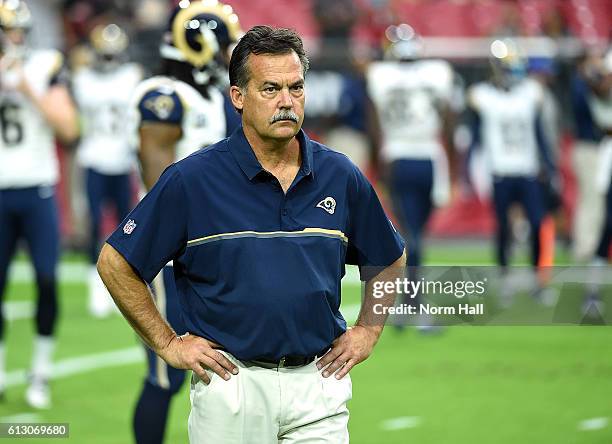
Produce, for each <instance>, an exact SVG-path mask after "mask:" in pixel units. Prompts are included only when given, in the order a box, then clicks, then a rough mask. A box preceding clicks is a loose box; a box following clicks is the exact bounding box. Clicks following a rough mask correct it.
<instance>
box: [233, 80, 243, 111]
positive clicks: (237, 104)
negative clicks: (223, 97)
mask: <svg viewBox="0 0 612 444" xmlns="http://www.w3.org/2000/svg"><path fill="white" fill-rule="evenodd" d="M230 98H231V99H232V105H234V108H236V109H237V110H238V111H239V112H240V111H242V107H243V106H244V105H243V102H244V95H243V94H242V90H241V89H240V88H238V87H237V86H235V85H233V86H232V87H231V88H230Z"/></svg>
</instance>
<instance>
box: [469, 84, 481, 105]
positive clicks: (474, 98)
mask: <svg viewBox="0 0 612 444" xmlns="http://www.w3.org/2000/svg"><path fill="white" fill-rule="evenodd" d="M467 98H468V105H469V106H470V107H471V108H472V109H473V110H474V111H480V110H481V104H482V89H481V88H480V87H479V86H478V85H476V86H472V87H471V88H470V89H468V93H467Z"/></svg>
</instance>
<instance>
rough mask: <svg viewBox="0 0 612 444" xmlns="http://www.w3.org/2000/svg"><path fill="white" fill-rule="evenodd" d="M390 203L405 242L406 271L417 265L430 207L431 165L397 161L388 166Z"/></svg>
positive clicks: (421, 161) (420, 160)
mask: <svg viewBox="0 0 612 444" xmlns="http://www.w3.org/2000/svg"><path fill="white" fill-rule="evenodd" d="M389 188H390V192H391V199H392V202H393V209H394V211H395V216H396V217H397V219H398V222H399V225H400V226H399V228H400V230H401V232H402V235H403V236H404V239H405V240H406V242H407V250H408V261H407V265H408V266H409V267H418V266H420V265H421V260H422V259H421V258H422V238H423V230H424V229H425V225H426V224H427V221H428V219H429V216H430V214H431V210H432V208H433V203H432V200H431V191H432V188H433V163H432V161H431V160H427V159H401V160H396V161H394V162H393V163H392V164H391V171H390V183H389Z"/></svg>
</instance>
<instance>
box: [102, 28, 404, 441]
mask: <svg viewBox="0 0 612 444" xmlns="http://www.w3.org/2000/svg"><path fill="white" fill-rule="evenodd" d="M307 69H308V59H307V58H306V55H305V53H304V49H303V46H302V41H301V39H300V38H299V36H298V35H297V34H295V33H294V32H293V31H290V30H287V29H274V28H270V27H267V26H257V27H255V28H253V29H251V30H250V31H249V32H248V33H247V34H246V35H245V36H244V37H243V38H242V39H241V40H240V41H239V43H238V45H237V46H236V48H235V49H234V52H233V54H232V59H231V62H230V82H231V85H232V87H231V99H232V103H233V105H234V107H235V108H236V109H237V110H238V111H239V112H240V113H241V115H242V127H241V128H240V129H238V130H237V131H235V132H234V133H233V134H232V136H231V137H229V138H228V139H225V140H223V141H221V142H219V143H217V144H215V145H212V146H210V147H208V148H207V149H205V150H202V151H199V152H197V153H196V154H193V155H191V156H190V157H188V158H186V159H184V160H182V161H180V162H178V163H176V164H174V165H172V166H170V167H169V168H168V169H167V170H166V171H165V172H164V174H163V175H162V176H161V177H160V179H159V181H158V182H157V184H156V185H155V187H153V189H152V190H151V191H150V192H149V194H147V196H146V197H145V198H144V199H143V201H142V202H141V203H140V204H139V206H138V207H137V208H136V209H135V210H134V211H133V212H132V214H130V215H129V216H128V218H127V220H126V221H124V223H123V226H122V227H120V228H119V229H118V230H117V231H116V232H115V233H114V234H113V235H112V236H111V237H110V238H109V240H108V243H107V245H105V247H104V249H103V250H102V253H101V256H100V259H99V262H98V268H99V271H100V274H101V276H102V279H103V280H104V282H105V283H106V285H107V286H108V288H109V290H110V292H111V294H112V295H113V297H114V298H115V300H116V302H117V305H118V306H119V308H120V309H121V311H122V312H123V314H124V315H125V317H126V318H127V319H128V321H129V322H130V323H131V324H132V326H133V327H134V329H135V330H136V331H137V332H138V333H139V334H140V335H141V336H142V338H143V339H144V340H145V341H146V342H147V343H148V344H149V346H150V347H151V348H152V349H153V350H155V351H156V352H157V353H158V354H159V355H160V356H161V357H162V358H163V359H164V360H165V361H166V362H168V363H169V364H170V365H172V366H174V367H177V368H185V369H191V370H193V372H194V373H193V377H192V383H191V405H192V409H191V414H190V417H189V437H190V441H191V442H193V443H196V442H197V443H202V442H222V443H257V444H261V443H277V442H280V441H282V442H283V443H288V442H298V441H300V442H329V443H334V444H338V443H345V442H348V428H347V424H348V410H347V408H346V402H347V401H348V400H349V399H350V397H351V381H350V377H345V376H346V375H347V373H348V372H349V370H350V369H351V368H352V367H353V366H354V365H356V364H358V363H359V362H361V361H363V360H364V359H366V358H367V357H368V356H369V354H370V353H371V351H372V348H373V347H374V345H375V343H376V342H377V340H378V338H379V336H380V333H381V332H382V321H384V317H382V318H379V319H376V318H374V317H373V316H372V307H373V305H374V302H375V301H374V300H373V299H372V297H370V296H367V295H368V293H369V292H366V298H365V300H364V304H363V306H362V309H361V312H360V316H359V319H358V321H357V323H356V325H355V326H354V327H352V328H349V329H347V328H346V322H345V320H344V319H343V317H342V315H341V314H340V311H339V306H340V280H341V278H342V276H343V275H344V265H345V263H354V264H358V265H359V266H360V267H361V272H362V277H363V278H364V280H367V284H366V288H371V287H372V285H373V281H374V280H378V279H392V278H394V277H395V276H396V275H399V274H401V273H402V271H403V265H404V264H405V256H404V253H403V250H404V246H403V241H402V240H401V238H400V236H399V235H398V234H397V232H396V231H395V229H394V228H393V226H392V225H391V223H390V222H389V220H388V219H387V217H386V216H385V213H384V211H383V209H382V207H381V205H380V203H379V201H378V198H377V196H376V194H375V192H374V190H373V189H372V187H371V185H370V184H369V183H368V181H367V180H366V179H365V177H364V176H363V174H362V173H361V172H360V171H359V170H358V169H357V167H355V166H354V165H353V164H352V163H351V162H350V161H349V160H348V159H347V158H346V157H345V156H343V155H341V154H338V153H335V152H334V151H331V150H330V149H329V148H327V147H325V146H323V145H321V144H318V143H316V142H313V141H311V140H310V139H309V138H308V137H307V136H306V135H305V134H304V132H303V131H301V129H300V128H301V125H302V122H303V119H304V100H305V92H304V75H305V73H306V71H307ZM168 260H173V261H174V273H175V278H176V284H177V289H178V293H179V297H180V300H181V301H180V302H181V307H182V312H183V317H184V320H185V325H186V327H187V330H188V331H189V332H190V333H189V334H187V335H184V336H181V337H177V335H176V334H175V332H174V331H173V330H172V329H171V328H170V327H169V326H168V325H167V324H166V323H165V322H164V321H163V319H162V317H161V316H160V315H159V312H158V311H157V309H156V307H155V305H154V303H153V302H152V299H151V297H150V294H149V291H148V289H147V286H146V282H149V281H150V280H151V279H152V278H153V277H154V276H155V275H156V274H157V273H158V272H159V270H160V269H161V268H162V267H163V265H164V264H165V263H166V262H167V261H168ZM381 270H382V271H381ZM377 271H380V273H377ZM376 302H378V303H382V304H384V305H387V306H390V305H392V304H393V295H391V296H390V297H386V298H382V299H381V300H380V301H376ZM332 375H334V377H330V376H332Z"/></svg>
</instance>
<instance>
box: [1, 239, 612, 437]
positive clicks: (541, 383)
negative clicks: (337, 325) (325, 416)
mask: <svg viewBox="0 0 612 444" xmlns="http://www.w3.org/2000/svg"><path fill="white" fill-rule="evenodd" d="M475 245H476V246H474V245H472V244H469V243H462V244H458V245H454V246H449V247H446V246H444V245H443V244H437V245H435V246H434V247H433V248H431V249H430V251H429V253H428V256H427V258H428V261H429V262H430V263H445V264H451V263H453V264H468V263H472V264H474V263H489V261H490V256H489V248H488V246H486V247H485V246H484V245H483V244H480V246H478V245H477V244H475ZM560 260H561V261H562V262H563V261H564V258H563V257H560ZM24 264H25V260H23V259H20V261H19V263H18V264H17V265H18V267H17V268H21V269H23V268H24ZM85 270H86V269H85V267H84V264H83V263H82V262H81V261H80V259H79V258H78V257H77V258H75V257H71V258H69V259H66V260H65V261H64V266H63V273H62V276H63V277H62V285H61V323H60V326H59V336H58V348H57V353H56V366H55V378H54V379H53V380H52V383H51V384H52V385H51V387H52V391H53V408H52V409H51V410H48V411H42V412H41V411H34V410H32V409H30V408H29V407H28V406H27V405H26V403H25V401H24V392H25V388H26V371H27V369H28V367H29V362H30V349H31V338H32V330H33V324H32V321H31V315H29V312H31V308H32V301H33V298H34V288H33V285H32V283H31V279H30V278H29V275H28V273H27V272H26V273H24V272H19V273H17V272H14V273H13V276H14V279H13V280H12V281H11V284H10V286H9V289H8V294H7V295H5V302H7V304H6V307H5V313H6V312H7V310H8V311H10V312H11V314H10V316H9V318H11V320H10V321H9V322H8V324H7V334H6V336H7V338H6V342H7V349H8V351H7V364H8V383H9V387H8V389H7V392H6V397H5V400H4V401H3V402H2V403H1V404H0V422H3V423H4V422H14V421H25V422H59V423H69V424H70V438H69V439H67V440H66V441H70V442H74V443H86V444H98V443H109V444H118V443H129V442H132V438H131V429H130V421H131V414H132V407H133V405H134V403H135V401H136V396H137V394H138V391H139V388H140V385H141V384H142V376H143V374H144V371H145V366H144V355H143V353H142V351H141V349H140V347H139V345H138V341H137V339H136V337H135V335H134V334H133V333H132V331H131V329H130V328H129V326H128V325H127V323H126V322H125V321H124V320H123V319H122V318H121V317H119V316H113V317H111V318H109V319H105V320H96V319H93V318H91V317H90V316H89V315H88V313H87V310H86V302H87V300H86V286H85V283H84V280H83V278H84V277H85V276H86V274H85V273H84V271H85ZM21 271H23V270H21ZM358 302H359V287H358V286H356V285H355V284H347V285H345V287H344V299H343V307H344V308H345V314H346V316H347V318H354V313H355V308H356V304H357V303H358ZM351 374H352V378H353V400H352V401H351V402H350V404H349V408H350V411H351V421H350V432H351V442H352V443H354V444H359V443H362V444H366V443H368V444H379V443H380V444H392V443H421V444H424V443H555V444H556V443H602V444H603V443H610V442H612V424H611V423H610V422H611V421H612V328H610V327H586V326H585V327H579V326H573V327H563V326H557V327H482V326H481V327H469V326H461V327H459V326H456V327H450V328H446V329H445V330H444V331H442V332H441V333H440V334H435V335H422V334H419V333H417V332H415V331H414V330H413V329H406V330H405V331H403V332H398V331H396V330H394V329H393V328H391V327H388V328H387V329H386V330H385V333H384V334H383V337H382V339H381V340H380V342H379V344H378V346H377V347H376V349H375V351H374V354H373V355H372V356H371V357H370V359H368V360H367V361H366V362H364V363H362V364H360V365H359V366H357V367H356V368H355V369H354V370H353V371H352V373H351ZM188 412H189V396H188V391H187V385H185V386H184V387H183V391H182V392H181V393H180V394H179V395H177V397H176V400H175V402H174V404H173V408H172V412H171V418H170V424H169V430H168V432H167V440H166V442H168V443H186V442H187V430H186V421H187V416H188ZM1 441H2V439H0V442H1ZM9 441H10V440H7V442H9ZM16 442H23V443H27V442H44V441H43V440H36V441H35V440H26V439H21V440H19V441H16ZM60 442H61V441H60ZM214 444H217V443H214ZM219 444H222V443H219Z"/></svg>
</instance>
